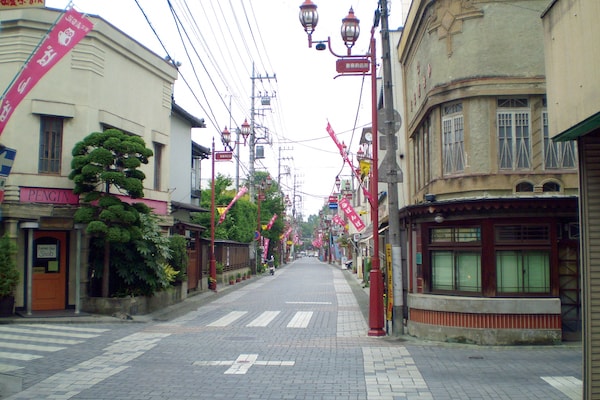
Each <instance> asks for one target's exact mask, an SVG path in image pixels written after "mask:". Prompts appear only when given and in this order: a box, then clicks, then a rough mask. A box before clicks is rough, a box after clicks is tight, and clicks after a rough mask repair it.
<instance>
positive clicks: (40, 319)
mask: <svg viewBox="0 0 600 400" xmlns="http://www.w3.org/2000/svg"><path fill="white" fill-rule="evenodd" d="M280 268H281V267H280ZM267 275H268V274H262V275H253V277H252V278H251V279H249V280H245V281H242V282H239V283H236V284H235V285H225V284H224V285H219V286H218V287H217V291H216V292H214V291H212V290H203V291H197V292H190V293H188V297H187V298H186V299H184V300H183V301H181V302H179V303H176V304H173V305H170V306H168V307H165V308H163V309H160V310H157V311H154V312H153V313H150V314H144V315H131V316H129V315H122V316H110V315H101V314H90V313H85V312H80V313H79V314H75V311H74V310H58V311H35V312H34V313H33V315H30V316H28V315H25V313H24V312H23V311H21V312H19V313H17V314H16V315H14V316H11V317H3V318H0V325H3V324H43V323H47V324H54V323H59V324H73V323H78V324H81V323H84V324H87V323H103V324H114V323H119V322H122V323H147V322H151V321H169V320H171V319H173V318H177V317H179V316H181V315H184V314H186V313H188V312H190V311H193V310H196V309H197V308H198V307H200V306H202V305H203V304H206V303H208V302H209V301H213V300H214V299H217V298H219V297H221V296H222V295H223V294H224V293H227V292H228V291H230V290H235V289H239V288H240V287H243V286H245V285H246V284H248V283H249V282H252V281H255V280H256V279H262V278H263V277H266V276H267Z"/></svg>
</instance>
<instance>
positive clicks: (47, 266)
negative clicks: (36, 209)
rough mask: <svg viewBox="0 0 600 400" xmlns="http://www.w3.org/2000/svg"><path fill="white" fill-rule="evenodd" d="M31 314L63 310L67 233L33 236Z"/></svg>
mask: <svg viewBox="0 0 600 400" xmlns="http://www.w3.org/2000/svg"><path fill="white" fill-rule="evenodd" d="M33 239H34V240H33V290H32V293H31V309H32V310H64V309H65V306H66V304H65V303H66V302H65V299H66V284H67V283H66V282H67V256H66V255H67V233H66V232H44V231H38V232H35V233H34V236H33Z"/></svg>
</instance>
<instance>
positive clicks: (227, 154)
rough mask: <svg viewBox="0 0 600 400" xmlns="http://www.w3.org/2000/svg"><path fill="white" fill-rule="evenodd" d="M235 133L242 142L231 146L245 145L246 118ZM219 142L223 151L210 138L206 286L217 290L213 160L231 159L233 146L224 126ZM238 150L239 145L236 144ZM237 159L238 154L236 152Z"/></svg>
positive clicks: (248, 126) (247, 125)
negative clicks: (210, 167)
mask: <svg viewBox="0 0 600 400" xmlns="http://www.w3.org/2000/svg"><path fill="white" fill-rule="evenodd" d="M236 133H237V134H238V135H239V134H241V135H242V137H243V138H244V142H243V143H242V142H240V141H239V139H238V140H236V141H235V142H234V143H233V146H236V145H239V144H244V145H246V139H247V138H248V135H249V134H250V124H248V122H247V121H246V120H244V123H243V124H242V128H241V129H236ZM221 142H222V143H223V146H224V147H225V150H223V151H215V138H214V137H213V140H212V151H211V161H212V177H211V189H210V248H209V260H210V261H209V271H208V272H209V275H210V276H209V280H208V287H209V289H211V290H214V291H216V290H217V260H216V258H215V161H231V159H232V158H233V147H232V146H231V133H230V132H229V130H228V129H227V127H225V129H224V130H223V132H221ZM238 151H239V146H238ZM238 160H239V154H238Z"/></svg>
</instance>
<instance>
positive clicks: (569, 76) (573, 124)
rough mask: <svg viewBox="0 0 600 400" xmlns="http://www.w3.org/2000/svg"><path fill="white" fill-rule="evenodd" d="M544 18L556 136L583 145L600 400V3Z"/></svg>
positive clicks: (594, 384) (588, 363) (590, 334)
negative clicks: (592, 45)
mask: <svg viewBox="0 0 600 400" xmlns="http://www.w3.org/2000/svg"><path fill="white" fill-rule="evenodd" d="M549 3H550V4H549V5H548V8H547V9H546V10H545V12H544V13H543V14H542V18H543V25H544V49H545V56H546V77H547V86H548V114H549V116H550V118H549V119H550V136H551V137H552V138H553V139H554V140H556V141H557V142H558V143H559V144H560V145H563V146H569V145H571V144H572V143H573V141H575V142H576V143H577V148H578V149H579V152H578V159H579V184H580V191H579V193H580V206H579V215H580V220H581V221H582V222H581V253H580V257H581V278H582V279H581V286H582V290H583V293H582V296H583V335H582V336H583V360H584V365H583V381H584V383H583V398H584V399H600V373H599V372H598V371H600V358H599V357H598V354H600V346H598V338H599V337H600V297H599V296H598V293H600V290H599V287H598V277H599V276H600V275H599V274H600V258H599V256H598V251H597V247H596V246H599V245H600V242H599V240H600V237H599V236H598V226H599V225H600V208H598V201H597V200H596V196H595V195H596V193H597V192H596V189H598V188H599V187H600V174H599V173H598V171H600V169H599V167H600V165H599V162H600V158H599V157H598V155H599V154H600V97H598V92H599V91H600V80H599V79H598V64H599V63H600V53H598V52H597V51H594V49H593V48H590V46H589V44H590V43H598V39H599V38H600V27H599V26H598V16H600V2H597V1H595V0H571V1H564V0H553V1H550V2H549Z"/></svg>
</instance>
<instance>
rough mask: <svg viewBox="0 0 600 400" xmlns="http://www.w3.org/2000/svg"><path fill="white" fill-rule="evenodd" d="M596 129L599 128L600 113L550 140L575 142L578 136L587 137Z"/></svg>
mask: <svg viewBox="0 0 600 400" xmlns="http://www.w3.org/2000/svg"><path fill="white" fill-rule="evenodd" d="M598 128H600V112H598V113H596V114H594V115H592V116H591V117H589V118H587V119H585V120H583V121H581V122H580V123H578V124H577V125H575V126H572V127H570V128H569V129H567V130H566V131H564V132H562V133H559V134H558V135H556V136H555V137H554V138H552V140H554V141H555V142H566V141H568V140H575V139H577V138H579V137H580V136H584V135H587V134H588V133H590V132H592V131H594V130H596V129H598Z"/></svg>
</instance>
